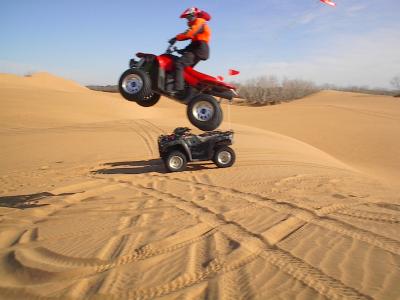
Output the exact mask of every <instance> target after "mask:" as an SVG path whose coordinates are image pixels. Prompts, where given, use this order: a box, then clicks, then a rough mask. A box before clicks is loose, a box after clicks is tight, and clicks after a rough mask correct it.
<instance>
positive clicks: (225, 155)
mask: <svg viewBox="0 0 400 300" xmlns="http://www.w3.org/2000/svg"><path fill="white" fill-rule="evenodd" d="M231 159H232V154H230V153H229V151H221V152H220V153H218V157H217V160H218V162H219V163H220V164H222V165H226V164H228V163H229V162H230V161H231Z"/></svg>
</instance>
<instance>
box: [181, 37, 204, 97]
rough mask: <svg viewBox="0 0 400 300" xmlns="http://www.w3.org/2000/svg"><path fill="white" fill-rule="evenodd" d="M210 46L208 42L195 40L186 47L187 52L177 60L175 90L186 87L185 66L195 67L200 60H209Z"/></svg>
mask: <svg viewBox="0 0 400 300" xmlns="http://www.w3.org/2000/svg"><path fill="white" fill-rule="evenodd" d="M208 57H209V48H208V44H207V43H206V42H201V41H198V42H193V43H191V44H190V45H189V46H187V47H186V49H185V52H184V53H183V55H182V56H181V57H179V58H178V59H177V60H176V61H175V90H177V91H182V90H183V89H184V88H185V79H184V77H183V70H184V68H185V67H193V66H194V65H196V64H197V63H198V62H199V61H200V60H207V59H208Z"/></svg>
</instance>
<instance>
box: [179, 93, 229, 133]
mask: <svg viewBox="0 0 400 300" xmlns="http://www.w3.org/2000/svg"><path fill="white" fill-rule="evenodd" d="M186 113H187V116H188V119H189V121H190V122H191V123H192V124H193V125H194V126H196V127H197V128H199V129H201V130H203V131H212V130H215V129H217V128H218V126H219V125H221V123H222V109H221V106H220V105H219V103H218V102H217V100H215V98H214V97H213V96H211V95H208V94H200V95H198V96H196V97H194V98H193V99H192V100H191V101H190V103H189V105H188V106H187V110H186Z"/></svg>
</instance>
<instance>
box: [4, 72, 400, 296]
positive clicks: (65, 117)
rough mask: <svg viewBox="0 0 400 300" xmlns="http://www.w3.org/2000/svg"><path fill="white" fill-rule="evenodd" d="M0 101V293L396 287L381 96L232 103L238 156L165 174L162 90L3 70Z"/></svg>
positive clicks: (387, 114) (392, 145)
mask: <svg viewBox="0 0 400 300" xmlns="http://www.w3.org/2000/svg"><path fill="white" fill-rule="evenodd" d="M55 85H57V86H58V88H54V86H55ZM0 103H1V104H0V105H1V110H0V116H1V118H0V122H1V123H0V132H1V141H0V157H1V158H0V204H1V206H0V246H1V247H0V256H1V260H0V279H1V281H0V299H87V298H90V299H153V298H160V299H206V298H207V299H217V298H219V299H325V298H328V299H347V298H349V299H370V298H375V299H398V298H400V288H399V285H398V282H399V281H400V271H399V269H400V268H399V267H400V235H399V229H400V227H399V226H400V199H399V197H398V191H399V187H400V186H399V185H398V183H396V180H395V179H396V178H398V176H399V173H398V172H399V171H398V170H399V169H398V166H399V160H400V159H399V157H400V155H398V154H399V152H398V151H399V150H398V149H399V147H398V146H399V145H398V143H399V141H398V139H397V136H399V133H400V132H399V131H400V122H399V119H400V115H399V110H398V108H399V106H398V105H399V103H398V102H396V101H394V100H392V99H391V98H387V97H377V96H366V95H360V94H349V93H339V92H332V91H326V92H322V93H319V94H316V95H314V96H312V97H308V98H305V99H303V100H299V101H296V102H293V103H289V104H283V105H279V106H273V107H262V108H260V107H257V108H251V107H239V106H232V107H231V116H232V118H231V121H232V123H231V124H229V123H228V122H225V123H224V124H223V126H222V128H223V129H227V128H228V127H232V128H233V129H234V130H235V132H236V143H235V145H234V149H235V151H236V152H237V163H236V164H235V165H234V166H233V167H232V168H229V169H217V168H215V166H213V165H212V164H209V163H205V164H195V165H191V166H190V167H189V168H188V171H186V172H182V173H177V174H168V173H165V170H164V168H163V166H162V164H161V162H160V161H159V160H158V153H157V145H156V138H157V136H158V135H159V134H161V133H163V132H169V131H171V130H172V129H173V128H175V127H176V126H190V124H189V122H188V121H187V120H186V117H185V108H184V106H182V105H180V104H178V103H175V102H173V101H171V100H168V99H162V100H161V102H160V103H159V104H157V105H156V106H155V107H152V108H141V107H139V106H137V105H136V104H134V103H129V102H127V101H124V100H122V99H121V98H120V97H119V96H118V95H111V94H104V93H99V92H93V91H90V90H87V89H86V88H83V87H79V86H78V85H77V84H75V83H73V82H72V83H71V82H68V81H64V80H63V79H60V78H56V77H53V76H52V75H49V74H41V75H34V76H32V77H30V78H19V77H16V76H12V75H0ZM224 112H225V121H228V118H227V116H228V109H227V107H226V106H224ZM388 184H390V185H388Z"/></svg>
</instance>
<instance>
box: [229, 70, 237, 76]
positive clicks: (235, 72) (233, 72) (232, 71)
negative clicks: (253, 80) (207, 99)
mask: <svg viewBox="0 0 400 300" xmlns="http://www.w3.org/2000/svg"><path fill="white" fill-rule="evenodd" d="M238 74H240V72H239V71H236V70H233V69H230V70H229V75H230V76H234V75H238Z"/></svg>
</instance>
